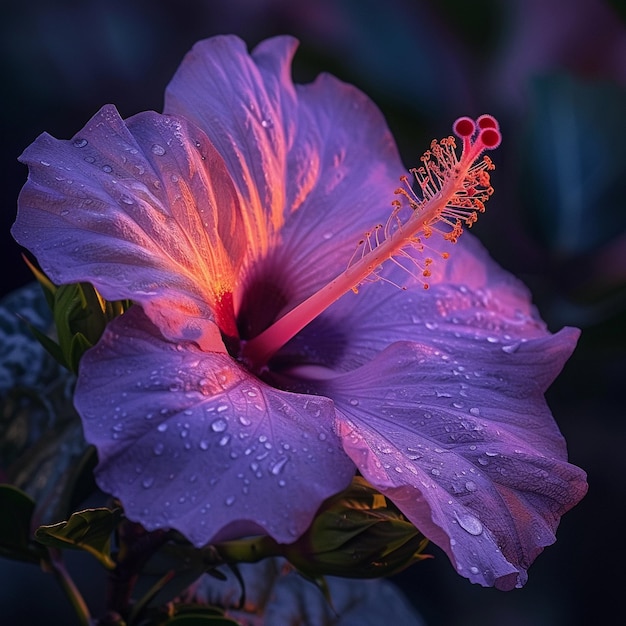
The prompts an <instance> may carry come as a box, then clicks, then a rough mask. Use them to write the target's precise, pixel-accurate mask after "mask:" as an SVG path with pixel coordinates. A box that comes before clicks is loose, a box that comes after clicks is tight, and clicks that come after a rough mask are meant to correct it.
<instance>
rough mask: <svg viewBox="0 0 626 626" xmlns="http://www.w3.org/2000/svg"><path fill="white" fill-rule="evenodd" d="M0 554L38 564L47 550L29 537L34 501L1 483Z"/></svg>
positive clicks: (14, 488) (19, 490) (16, 489)
mask: <svg viewBox="0 0 626 626" xmlns="http://www.w3.org/2000/svg"><path fill="white" fill-rule="evenodd" d="M0 511H2V514H1V515H0V556H2V557H5V558H7V559H13V560H14V561H26V562H28V563H39V562H40V561H41V559H42V558H44V557H45V556H46V549H45V548H44V547H43V546H41V545H39V544H37V543H35V542H33V541H32V539H31V533H30V525H31V520H32V517H33V513H34V511H35V502H34V500H33V499H32V498H31V497H30V496H29V495H28V494H26V493H24V492H23V491H22V490H21V489H18V488H17V487H14V486H13V485H0Z"/></svg>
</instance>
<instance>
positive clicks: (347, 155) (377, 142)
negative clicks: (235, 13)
mask: <svg viewBox="0 0 626 626" xmlns="http://www.w3.org/2000/svg"><path fill="white" fill-rule="evenodd" d="M296 45H297V43H296V41H295V40H294V39H292V38H290V37H277V38H274V39H270V40H267V41H264V42H263V43H262V44H260V45H259V46H258V47H257V48H256V49H255V50H254V51H253V53H252V54H251V55H249V54H248V52H247V50H246V47H245V44H244V43H243V42H242V41H241V40H240V39H238V38H236V37H214V38H212V39H208V40H205V41H201V42H199V43H197V44H196V45H195V46H194V48H193V50H192V51H191V52H190V53H189V54H188V55H187V56H186V57H185V59H184V61H183V63H182V64H181V66H180V68H179V70H178V71H177V73H176V75H175V76H174V78H173V79H172V81H171V83H170V85H169V87H168V90H167V93H166V100H165V111H166V112H172V113H176V114H178V115H182V116H184V117H186V118H188V119H190V120H192V121H193V122H194V123H195V124H197V125H198V126H199V127H200V128H202V129H203V130H204V131H205V132H206V133H207V136H208V137H209V138H210V140H211V141H212V142H213V144H214V145H215V146H216V147H217V148H218V150H219V152H220V153H221V154H222V155H223V156H224V159H225V161H226V164H227V166H228V169H229V171H230V173H231V175H232V177H233V179H234V180H235V181H236V184H237V188H238V190H239V191H240V193H241V194H242V203H243V204H244V205H245V206H246V217H245V219H246V228H247V232H248V235H247V239H248V241H249V245H250V247H251V250H253V251H254V252H253V256H254V257H256V258H261V257H263V263H262V266H261V267H258V268H256V270H255V272H253V274H252V275H251V276H249V277H248V282H249V283H251V284H254V283H255V282H264V283H265V286H266V287H267V285H268V283H269V284H271V285H272V286H273V287H275V288H277V289H280V290H281V294H280V298H279V300H280V302H279V305H280V304H282V305H285V304H287V308H291V307H292V306H293V305H294V304H295V303H297V302H298V301H300V300H302V299H303V298H304V297H305V296H308V295H310V294H311V292H312V291H314V290H315V289H317V288H319V286H321V285H322V284H324V283H325V282H327V281H328V280H330V279H332V278H334V277H335V276H336V275H337V273H339V272H340V271H342V270H343V269H344V268H345V267H346V265H347V263H348V261H349V259H350V257H351V255H352V254H353V252H354V250H355V249H356V247H357V242H358V240H359V239H360V238H361V237H362V235H363V233H364V232H365V231H366V230H368V229H369V228H371V227H372V226H373V225H375V224H376V223H377V222H379V221H380V220H381V219H383V220H384V219H386V216H387V215H388V213H389V212H390V208H391V206H390V203H391V201H392V200H393V198H394V195H393V191H394V189H395V188H396V187H397V186H398V177H399V176H400V175H401V174H402V173H403V172H404V168H403V166H402V165H401V163H400V160H399V157H398V153H397V150H396V147H395V143H394V141H393V138H392V136H391V133H390V132H389V130H388V128H387V126H386V124H385V121H384V119H383V116H382V115H381V113H380V111H379V110H378V109H377V108H376V107H375V105H374V104H373V103H372V102H371V101H370V100H369V99H368V98H367V97H366V96H365V95H364V94H363V93H361V92H360V91H358V90H357V89H355V88H354V87H352V86H350V85H346V84H344V83H342V82H340V81H338V80H337V79H335V78H333V77H331V76H328V75H323V76H320V77H319V78H318V79H317V80H316V81H315V82H314V83H313V84H311V85H306V86H300V85H297V86H295V87H294V85H293V83H292V80H291V77H290V70H291V67H290V66H291V59H292V57H293V54H294V52H295V49H296ZM268 253H269V254H268ZM265 291H266V292H267V289H265ZM244 308H245V305H244Z"/></svg>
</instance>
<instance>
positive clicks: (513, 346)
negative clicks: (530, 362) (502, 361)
mask: <svg viewBox="0 0 626 626" xmlns="http://www.w3.org/2000/svg"><path fill="white" fill-rule="evenodd" d="M519 347H520V344H519V343H513V344H511V345H508V346H502V350H503V351H504V352H506V353H507V354H514V353H515V352H517V351H518V350H519Z"/></svg>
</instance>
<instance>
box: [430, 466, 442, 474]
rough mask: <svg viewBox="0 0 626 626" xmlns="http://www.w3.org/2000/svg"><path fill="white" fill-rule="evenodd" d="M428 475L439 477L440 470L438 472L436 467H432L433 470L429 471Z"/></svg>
mask: <svg viewBox="0 0 626 626" xmlns="http://www.w3.org/2000/svg"><path fill="white" fill-rule="evenodd" d="M430 473H431V474H432V475H433V476H439V474H441V470H438V469H437V468H436V467H433V469H431V470H430Z"/></svg>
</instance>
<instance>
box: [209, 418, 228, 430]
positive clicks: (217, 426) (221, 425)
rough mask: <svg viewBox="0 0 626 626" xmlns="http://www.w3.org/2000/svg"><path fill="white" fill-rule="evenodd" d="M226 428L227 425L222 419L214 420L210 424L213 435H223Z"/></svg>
mask: <svg viewBox="0 0 626 626" xmlns="http://www.w3.org/2000/svg"><path fill="white" fill-rule="evenodd" d="M227 427H228V424H227V423H226V421H225V420H223V419H216V420H215V421H214V422H213V423H212V424H211V430H212V431H213V432H214V433H223V432H224V431H225V430H226V428H227Z"/></svg>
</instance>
